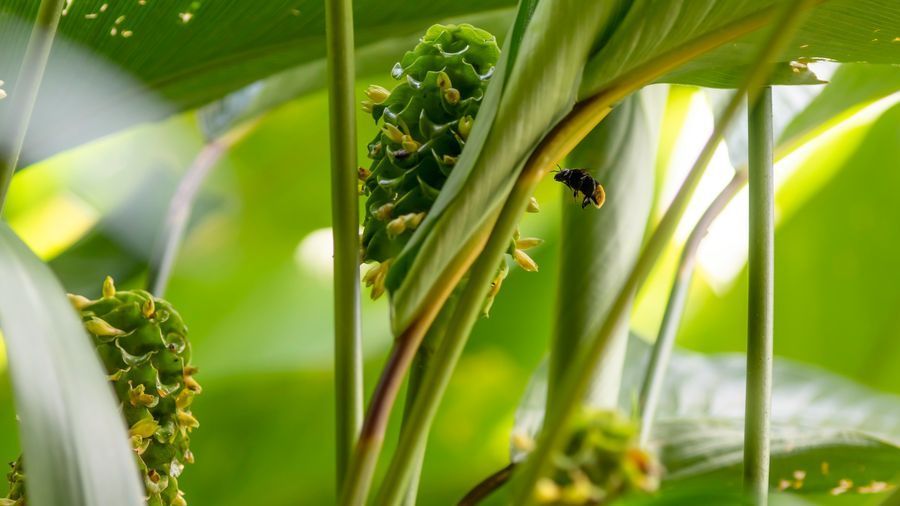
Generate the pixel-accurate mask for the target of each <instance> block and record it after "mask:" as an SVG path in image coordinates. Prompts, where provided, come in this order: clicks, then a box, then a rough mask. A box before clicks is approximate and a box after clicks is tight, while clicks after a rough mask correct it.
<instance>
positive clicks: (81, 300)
mask: <svg viewBox="0 0 900 506" xmlns="http://www.w3.org/2000/svg"><path fill="white" fill-rule="evenodd" d="M67 296H68V297H69V302H70V303H71V304H72V306H73V307H74V308H75V309H77V310H78V311H81V310H82V309H84V308H86V307H88V306H90V305H91V304H93V303H94V301H92V300H91V299H89V298H87V297H84V296H82V295H74V294H71V293H69V294H67Z"/></svg>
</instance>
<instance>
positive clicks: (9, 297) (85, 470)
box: [0, 225, 144, 506]
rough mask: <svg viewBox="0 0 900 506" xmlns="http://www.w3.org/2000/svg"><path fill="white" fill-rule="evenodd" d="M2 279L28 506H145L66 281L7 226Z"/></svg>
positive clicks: (0, 233)
mask: <svg viewBox="0 0 900 506" xmlns="http://www.w3.org/2000/svg"><path fill="white" fill-rule="evenodd" d="M0 279H3V284H2V286H0V327H2V329H3V335H4V341H5V343H6V350H7V354H8V357H9V367H10V372H11V375H12V382H13V390H14V392H15V396H16V405H17V411H18V415H19V422H20V428H19V431H20V433H21V438H22V447H23V450H24V455H25V457H24V459H25V460H24V462H25V467H26V472H27V474H28V487H27V493H28V494H29V496H28V502H29V504H33V505H34V506H56V505H60V504H66V505H72V506H95V505H99V504H116V505H122V506H140V505H143V504H144V499H143V495H144V493H143V485H142V484H141V483H140V482H139V480H138V472H137V465H136V463H135V459H134V455H133V452H132V449H131V446H130V444H129V438H128V433H127V431H126V427H125V423H124V421H123V420H122V417H121V415H120V414H119V408H118V406H117V405H116V402H115V400H114V398H113V395H112V390H111V389H110V387H109V383H108V382H107V379H106V375H105V374H104V372H103V369H102V367H101V366H100V362H99V360H98V359H97V356H96V355H95V353H94V349H93V345H92V344H91V341H90V339H89V338H88V336H87V334H86V333H85V331H84V329H83V327H82V325H81V322H80V321H79V319H78V317H77V315H76V314H75V311H74V310H73V309H72V306H71V305H70V303H69V301H68V300H67V299H66V296H65V293H64V292H63V290H62V287H61V286H60V285H59V282H57V281H56V279H55V278H54V277H53V274H52V273H51V272H50V270H49V269H48V268H47V267H46V266H45V265H44V264H43V263H41V261H40V260H39V259H38V258H37V257H35V256H34V254H33V253H32V252H31V251H29V250H28V248H27V247H26V246H25V245H24V244H23V243H22V242H21V241H20V240H19V238H18V237H16V236H15V234H14V233H13V232H12V231H11V230H10V229H9V228H8V227H7V226H6V225H0ZM12 457H13V456H11V455H10V456H7V458H12Z"/></svg>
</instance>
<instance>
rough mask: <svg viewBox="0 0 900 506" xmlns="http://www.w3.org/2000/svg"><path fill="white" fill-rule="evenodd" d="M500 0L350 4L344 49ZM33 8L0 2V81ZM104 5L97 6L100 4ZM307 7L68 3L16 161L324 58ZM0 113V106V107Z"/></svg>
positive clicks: (166, 0) (156, 0) (229, 2)
mask: <svg viewBox="0 0 900 506" xmlns="http://www.w3.org/2000/svg"><path fill="white" fill-rule="evenodd" d="M512 4H513V2H512V1H511V0H480V1H474V0H465V1H460V0H452V1H450V0H437V1H429V2H418V1H415V2H414V1H405V2H401V3H397V2H394V3H388V4H384V3H377V2H365V3H363V2H359V4H358V5H357V8H356V12H355V16H354V18H355V19H356V34H355V38H356V43H357V45H358V46H359V47H362V48H364V47H367V46H370V45H372V44H375V43H376V42H379V41H383V40H386V39H391V38H395V37H401V38H402V37H408V36H410V35H411V34H419V33H420V32H421V31H422V30H423V29H424V28H426V27H427V26H428V25H429V24H431V23H432V22H434V21H437V20H440V19H446V18H448V17H454V16H461V15H463V14H466V15H469V14H474V13H478V12H487V11H492V10H496V9H499V8H504V7H510V6H511V5H512ZM37 5H38V2H33V1H31V0H11V1H5V2H3V3H2V4H0V47H2V48H3V51H2V52H0V76H3V79H4V80H5V81H6V85H7V86H9V88H7V89H10V88H13V87H14V85H15V72H14V69H16V68H18V63H19V60H20V58H21V54H22V49H23V47H24V42H25V39H26V37H27V33H28V29H29V28H30V25H29V23H30V20H31V19H32V18H33V17H34V14H35V12H36V9H37ZM104 5H106V8H105V9H104V7H103V6H104ZM324 30H325V23H324V9H323V5H322V3H321V2H320V1H318V0H266V1H258V0H218V1H202V2H201V1H198V2H187V1H177V0H149V1H147V2H138V1H137V0H135V1H129V2H110V1H108V0H76V1H75V2H72V3H71V5H70V7H69V8H68V9H67V12H66V15H65V16H64V17H63V19H62V22H61V24H60V32H59V37H58V43H57V45H56V47H54V51H53V55H52V57H51V61H50V64H49V67H48V69H47V75H46V79H45V81H44V86H43V88H42V90H41V96H40V98H39V100H38V107H37V110H36V111H35V116H34V121H33V123H32V129H31V134H30V136H29V142H28V146H27V148H26V152H25V156H26V161H34V160H37V159H42V158H44V157H46V156H47V155H49V154H52V153H55V152H57V151H59V150H61V149H64V148H66V147H70V146H73V145H77V144H80V143H83V142H85V141H88V140H92V139H95V138H97V137H99V136H101V135H104V134H107V133H110V132H113V131H116V130H118V129H121V128H124V127H127V126H130V125H134V124H137V123H141V122H146V121H153V120H158V119H161V118H164V117H166V116H168V115H170V114H172V113H173V112H177V111H182V110H185V109H190V108H194V107H197V106H200V105H203V104H206V103H208V102H211V101H213V100H215V99H218V98H221V97H223V96H225V95H226V94H228V93H230V92H232V91H235V90H237V89H240V88H242V87H244V86H246V85H248V84H250V83H253V82H255V81H258V80H260V79H262V78H265V77H267V76H270V75H272V74H275V73H278V72H280V71H284V70H287V69H289V68H293V67H297V66H299V65H304V64H308V63H310V62H314V61H320V60H322V59H323V57H324V53H325V48H324ZM0 104H2V103H0ZM0 106H2V105H0Z"/></svg>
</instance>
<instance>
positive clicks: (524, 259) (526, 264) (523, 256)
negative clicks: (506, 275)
mask: <svg viewBox="0 0 900 506" xmlns="http://www.w3.org/2000/svg"><path fill="white" fill-rule="evenodd" d="M513 258H514V259H515V260H516V263H517V264H519V267H521V268H522V269H524V270H525V271H527V272H537V271H538V266H537V264H536V263H535V261H534V260H532V258H531V257H530V256H528V253H525V252H524V251H522V250H520V249H517V250H516V251H515V252H514V253H513Z"/></svg>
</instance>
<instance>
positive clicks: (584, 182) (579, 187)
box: [553, 168, 606, 209]
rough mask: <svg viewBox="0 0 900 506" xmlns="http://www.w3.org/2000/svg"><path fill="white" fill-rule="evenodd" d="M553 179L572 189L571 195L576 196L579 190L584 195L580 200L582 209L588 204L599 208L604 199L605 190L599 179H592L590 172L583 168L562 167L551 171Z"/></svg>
mask: <svg viewBox="0 0 900 506" xmlns="http://www.w3.org/2000/svg"><path fill="white" fill-rule="evenodd" d="M553 172H554V173H555V174H554V175H553V180H554V181H559V182H560V183H562V184H564V185H566V186H568V187H569V189H571V190H572V191H573V193H572V196H573V197H578V193H579V192H580V193H581V194H582V195H584V199H582V201H581V208H582V209H584V208H585V207H587V206H588V204H594V207H596V208H597V209H600V207H602V206H603V202H604V201H606V192H605V191H604V190H603V185H602V184H600V181H597V180H596V179H594V177H593V176H591V173H590V172H588V171H586V170H584V169H563V168H560V169H559V170H555V171H553Z"/></svg>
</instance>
